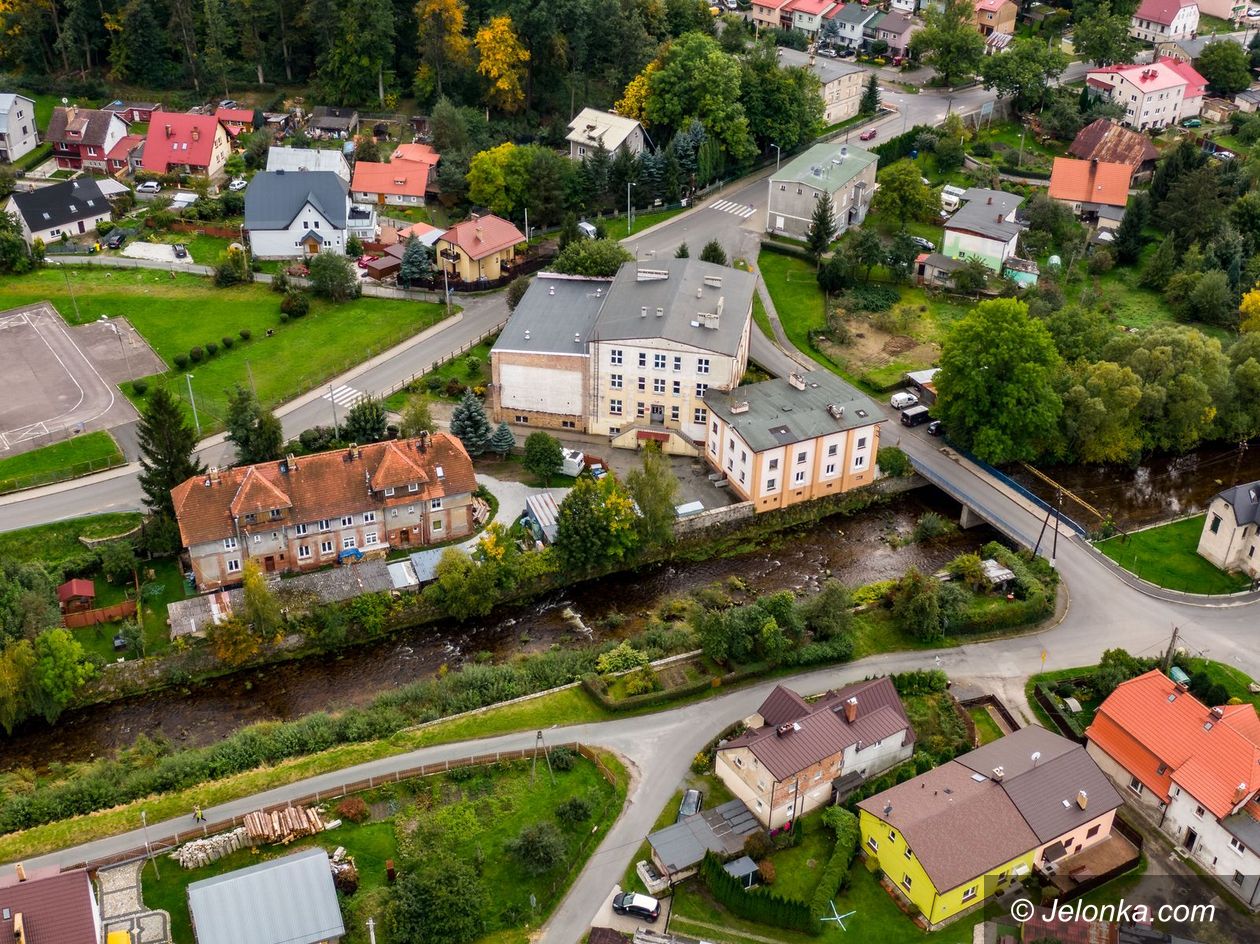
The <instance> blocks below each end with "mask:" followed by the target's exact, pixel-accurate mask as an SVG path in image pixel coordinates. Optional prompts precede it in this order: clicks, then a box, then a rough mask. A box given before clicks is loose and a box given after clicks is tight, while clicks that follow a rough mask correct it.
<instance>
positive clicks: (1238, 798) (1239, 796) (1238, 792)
mask: <svg viewBox="0 0 1260 944" xmlns="http://www.w3.org/2000/svg"><path fill="white" fill-rule="evenodd" d="M1246 798H1247V785H1246V784H1245V783H1240V784H1239V785H1238V786H1236V787H1234V805H1235V806H1237V805H1238V804H1239V803H1241V802H1242V801H1243V800H1245V799H1246Z"/></svg>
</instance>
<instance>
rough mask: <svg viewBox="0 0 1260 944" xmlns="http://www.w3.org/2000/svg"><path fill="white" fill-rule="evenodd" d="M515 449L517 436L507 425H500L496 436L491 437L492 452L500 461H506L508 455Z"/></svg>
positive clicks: (496, 430)
mask: <svg viewBox="0 0 1260 944" xmlns="http://www.w3.org/2000/svg"><path fill="white" fill-rule="evenodd" d="M515 448H516V436H515V435H514V434H513V432H512V430H511V428H510V427H509V426H508V424H507V423H500V424H499V425H498V428H496V429H495V431H494V435H493V436H491V437H490V451H491V452H493V453H495V454H497V455H498V457H499V458H500V459H506V458H507V454H508V453H509V452H511V451H512V450H513V449H515Z"/></svg>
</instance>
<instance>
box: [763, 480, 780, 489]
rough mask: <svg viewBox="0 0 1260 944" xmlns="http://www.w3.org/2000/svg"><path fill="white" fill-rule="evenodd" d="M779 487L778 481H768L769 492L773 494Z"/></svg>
mask: <svg viewBox="0 0 1260 944" xmlns="http://www.w3.org/2000/svg"><path fill="white" fill-rule="evenodd" d="M778 487H779V482H778V480H777V479H766V491H767V492H773V491H774V490H775V489H776V488H778Z"/></svg>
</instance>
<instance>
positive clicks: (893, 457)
mask: <svg viewBox="0 0 1260 944" xmlns="http://www.w3.org/2000/svg"><path fill="white" fill-rule="evenodd" d="M875 461H876V463H877V464H878V465H879V468H880V471H881V472H883V473H884V474H885V475H891V476H892V477H893V478H901V477H902V476H906V475H910V474H912V473H913V472H914V466H913V465H912V464H911V463H910V457H909V456H907V455H906V454H905V453H904V452H902V451H901V450H900V449H898V448H897V447H896V446H880V448H879V453H878V454H877V456H876V459H875Z"/></svg>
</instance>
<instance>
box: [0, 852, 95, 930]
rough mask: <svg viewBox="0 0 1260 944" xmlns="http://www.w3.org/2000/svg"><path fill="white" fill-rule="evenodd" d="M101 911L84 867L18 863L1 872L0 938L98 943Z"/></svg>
mask: <svg viewBox="0 0 1260 944" xmlns="http://www.w3.org/2000/svg"><path fill="white" fill-rule="evenodd" d="M100 940H101V912H100V908H99V907H98V906H97V901H96V892H95V890H94V889H93V887H92V880H91V878H89V877H88V873H87V870H86V869H70V870H69V871H66V872H62V871H61V869H59V868H58V867H57V866H55V865H50V866H46V867H44V868H40V869H31V870H30V873H29V874H28V873H27V870H26V868H25V867H24V866H23V865H22V864H21V863H19V864H18V865H17V866H15V867H14V868H13V870H12V871H11V872H10V871H8V869H6V874H4V875H0V944H43V942H45V941H47V942H50V944H100Z"/></svg>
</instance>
